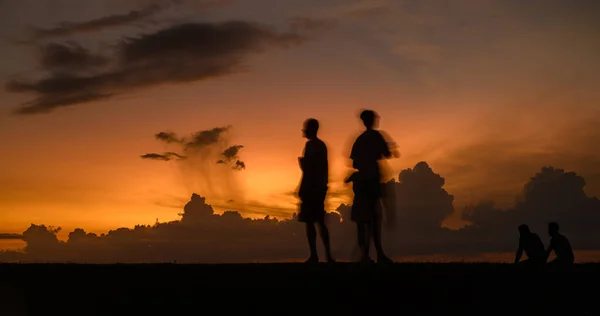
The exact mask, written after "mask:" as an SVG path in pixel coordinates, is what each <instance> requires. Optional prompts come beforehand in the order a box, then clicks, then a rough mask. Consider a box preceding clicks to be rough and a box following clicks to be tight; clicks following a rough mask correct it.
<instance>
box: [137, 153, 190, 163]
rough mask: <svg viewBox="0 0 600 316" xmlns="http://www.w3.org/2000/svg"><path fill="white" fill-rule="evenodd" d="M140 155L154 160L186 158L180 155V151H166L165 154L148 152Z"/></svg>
mask: <svg viewBox="0 0 600 316" xmlns="http://www.w3.org/2000/svg"><path fill="white" fill-rule="evenodd" d="M140 157H141V158H142V159H153V160H164V161H169V160H172V159H174V158H177V159H185V156H182V155H180V154H178V153H174V152H166V153H164V154H157V153H148V154H145V155H141V156H140Z"/></svg>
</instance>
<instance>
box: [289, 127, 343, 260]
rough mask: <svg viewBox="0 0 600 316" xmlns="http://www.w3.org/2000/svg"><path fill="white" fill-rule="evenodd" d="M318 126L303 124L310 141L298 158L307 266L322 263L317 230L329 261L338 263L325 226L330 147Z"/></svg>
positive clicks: (299, 191) (305, 135)
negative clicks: (308, 251) (318, 251)
mask: <svg viewBox="0 0 600 316" xmlns="http://www.w3.org/2000/svg"><path fill="white" fill-rule="evenodd" d="M318 130H319V122H318V121H317V120H316V119H312V118H311V119H308V120H306V122H305V123H304V128H303V130H302V131H303V136H304V137H306V138H307V139H308V141H307V142H306V145H305V147H304V156H303V157H300V158H298V162H299V163H300V169H301V170H302V181H301V183H300V189H299V190H298V197H299V198H300V201H301V203H300V211H299V214H298V221H300V222H303V223H306V236H307V239H308V245H309V248H310V257H309V259H308V260H307V261H306V263H317V262H319V256H318V254H317V245H316V244H317V229H316V227H315V224H317V225H318V226H319V230H320V235H321V239H322V241H323V244H324V246H325V251H326V256H327V261H328V262H330V263H333V262H335V261H334V260H333V257H332V256H331V246H330V241H329V230H328V229H327V225H326V224H325V213H326V212H325V198H326V196H327V189H328V181H329V173H328V170H329V164H328V160H327V146H326V145H325V143H324V142H323V141H322V140H320V139H319V138H318V137H317V132H318Z"/></svg>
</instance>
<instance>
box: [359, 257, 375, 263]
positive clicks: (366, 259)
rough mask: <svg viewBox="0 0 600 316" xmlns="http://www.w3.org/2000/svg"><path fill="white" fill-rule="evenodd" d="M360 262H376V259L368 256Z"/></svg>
mask: <svg viewBox="0 0 600 316" xmlns="http://www.w3.org/2000/svg"><path fill="white" fill-rule="evenodd" d="M360 263H375V261H373V259H371V258H369V257H366V258H362V259H361V260H360Z"/></svg>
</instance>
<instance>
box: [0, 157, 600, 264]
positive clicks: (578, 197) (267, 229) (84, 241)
mask: <svg viewBox="0 0 600 316" xmlns="http://www.w3.org/2000/svg"><path fill="white" fill-rule="evenodd" d="M444 185H445V179H444V178H443V177H442V176H440V175H439V174H436V173H435V172H434V171H433V170H432V169H431V168H430V167H429V166H428V164H427V163H424V162H422V163H419V164H417V165H416V166H415V167H414V168H410V169H406V170H403V171H402V172H401V173H400V175H399V177H398V179H396V180H392V181H390V182H389V183H387V187H386V188H387V192H388V193H389V195H388V196H390V199H388V200H387V204H386V205H388V206H389V207H390V208H391V209H393V210H395V212H394V213H393V214H394V215H395V218H396V220H395V225H393V226H389V225H388V224H389V223H386V227H388V228H387V229H386V231H385V233H384V234H385V236H384V238H385V247H386V248H387V250H388V252H389V254H390V255H391V256H409V255H424V254H448V255H469V254H476V253H482V252H506V251H514V250H515V249H516V246H517V240H518V233H517V226H518V225H519V224H522V223H526V224H528V225H530V227H532V229H533V230H534V231H535V232H537V233H538V234H539V235H540V236H542V238H543V240H544V242H545V243H546V244H547V242H548V238H547V236H546V235H547V234H546V233H545V229H546V224H547V223H548V222H549V221H557V222H559V223H560V225H561V230H562V232H563V233H564V234H565V235H566V236H567V237H568V238H569V239H570V240H571V243H572V245H573V247H574V248H575V249H576V250H589V249H598V248H599V247H600V232H599V231H598V229H597V226H598V224H600V201H599V200H598V199H597V198H592V197H588V196H587V195H586V194H585V193H584V190H583V189H584V186H585V180H584V179H583V178H582V177H581V176H579V175H578V174H576V173H574V172H566V171H564V170H561V169H556V168H552V167H544V168H542V169H541V170H540V171H539V172H538V173H537V174H535V175H533V177H532V178H531V179H530V181H528V182H527V183H526V184H525V185H524V187H523V191H522V194H521V195H520V198H519V200H518V202H517V203H516V204H515V205H514V206H513V207H511V208H509V209H499V208H496V207H494V205H493V204H492V203H487V202H482V203H479V204H476V205H470V206H467V207H466V208H465V210H463V217H464V219H465V220H467V221H469V222H470V225H468V226H467V227H465V228H462V229H460V230H450V229H447V228H443V227H441V224H442V222H443V221H444V220H445V219H446V218H447V217H448V216H450V215H451V214H452V213H453V212H455V210H454V207H453V196H452V195H451V194H449V193H448V192H447V191H446V190H445V189H444ZM350 208H351V207H350V206H349V205H340V206H339V207H338V209H337V211H336V212H333V213H329V214H328V216H327V221H328V223H329V225H330V230H331V235H332V244H333V247H334V254H335V256H336V257H337V258H339V259H355V256H356V255H358V252H357V248H356V238H355V225H354V224H353V223H352V222H351V221H350V219H349V216H350ZM180 215H181V219H180V220H178V221H173V222H169V223H158V222H157V223H156V224H155V225H152V226H144V225H139V226H136V227H134V228H119V229H116V230H112V231H110V232H108V233H107V234H102V235H96V234H93V233H87V232H86V231H85V230H83V229H76V230H74V231H73V232H71V233H70V234H69V239H68V240H67V241H66V242H63V241H59V240H58V238H57V237H56V234H57V232H58V231H59V228H52V227H47V226H44V225H35V224H32V225H31V227H29V228H28V229H27V231H25V232H24V233H23V238H24V239H25V241H26V242H27V247H26V249H25V251H26V252H25V253H24V254H20V255H19V256H20V257H19V259H21V260H46V261H75V262H172V261H177V262H253V261H275V260H295V259H302V258H304V257H305V256H306V255H307V253H308V250H307V245H306V240H305V231H304V226H303V224H301V223H299V222H298V221H297V219H296V217H295V215H294V217H293V218H291V219H283V220H280V219H275V218H270V217H269V216H266V217H265V218H262V219H249V218H244V217H242V215H241V214H240V213H239V212H237V211H227V212H225V213H223V214H221V215H217V214H215V213H214V210H213V208H212V206H211V205H209V204H208V203H207V201H206V199H205V198H204V197H202V196H201V195H199V194H193V195H192V197H191V199H190V201H189V202H188V203H187V204H186V205H185V207H184V209H183V213H181V214H180ZM4 256H5V257H6V258H9V257H10V258H13V257H15V256H16V254H15V253H5V254H4Z"/></svg>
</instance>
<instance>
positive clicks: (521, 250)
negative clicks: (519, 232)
mask: <svg viewBox="0 0 600 316" xmlns="http://www.w3.org/2000/svg"><path fill="white" fill-rule="evenodd" d="M522 256H523V240H522V239H519V249H517V253H516V255H515V263H519V261H520V260H521V257H522Z"/></svg>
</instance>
